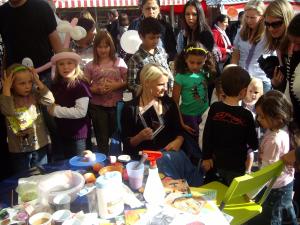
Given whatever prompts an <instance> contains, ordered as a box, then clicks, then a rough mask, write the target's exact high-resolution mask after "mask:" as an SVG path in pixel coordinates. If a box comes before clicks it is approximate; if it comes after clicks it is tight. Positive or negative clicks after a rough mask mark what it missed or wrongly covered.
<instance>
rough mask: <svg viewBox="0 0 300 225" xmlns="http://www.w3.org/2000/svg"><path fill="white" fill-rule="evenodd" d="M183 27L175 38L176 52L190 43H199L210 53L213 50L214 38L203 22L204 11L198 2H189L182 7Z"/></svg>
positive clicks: (193, 0) (204, 21) (191, 0)
mask: <svg viewBox="0 0 300 225" xmlns="http://www.w3.org/2000/svg"><path fill="white" fill-rule="evenodd" d="M183 13H184V19H183V27H184V30H181V31H180V32H179V34H178V37H177V52H178V53H179V52H181V51H182V50H183V48H184V47H185V46H186V45H187V44H189V43H191V42H196V41H198V42H200V43H201V44H203V45H204V46H205V48H206V49H207V50H208V51H210V52H212V51H213V48H214V44H215V42H214V37H213V34H212V32H211V29H210V27H209V25H208V24H207V22H206V20H205V15H204V11H203V9H202V6H201V5H200V3H199V1H198V0H190V1H188V2H187V3H186V4H185V5H184V11H183Z"/></svg>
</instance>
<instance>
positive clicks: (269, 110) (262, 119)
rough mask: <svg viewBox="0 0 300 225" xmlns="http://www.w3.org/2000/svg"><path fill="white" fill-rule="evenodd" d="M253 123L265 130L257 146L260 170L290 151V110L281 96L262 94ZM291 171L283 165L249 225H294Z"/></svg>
mask: <svg viewBox="0 0 300 225" xmlns="http://www.w3.org/2000/svg"><path fill="white" fill-rule="evenodd" d="M255 108H256V113H257V121H258V122H259V124H260V126H261V127H262V128H264V129H266V132H265V134H264V136H263V138H262V141H261V143H260V147H259V160H260V164H261V166H262V167H264V166H266V165H269V164H272V163H274V162H276V161H278V160H280V158H281V157H282V156H283V155H284V154H286V153H288V152H289V151H290V147H291V146H292V145H291V143H293V142H294V139H295V137H294V136H293V135H292V134H293V133H294V130H293V129H292V126H291V122H292V116H293V109H292V105H291V103H290V102H289V101H288V100H287V98H286V97H285V95H284V94H282V93H281V92H279V91H276V90H272V91H269V92H268V93H266V94H265V95H263V96H262V97H261V98H260V99H259V100H258V101H257V103H256V105H255ZM293 180H294V168H293V167H291V166H286V167H285V168H284V169H283V172H282V173H281V175H280V176H279V177H278V178H277V180H276V181H275V183H274V184H273V187H272V190H271V192H270V194H269V195H268V198H267V199H266V201H265V202H264V204H263V210H262V213H261V214H260V215H258V216H256V217H255V218H254V220H253V221H251V223H250V224H284V223H285V221H286V222H287V220H285V219H284V215H285V214H286V215H288V216H287V218H286V219H288V224H293V225H297V219H296V215H295V210H294V207H293V204H292V194H293Z"/></svg>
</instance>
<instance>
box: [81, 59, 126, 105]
mask: <svg viewBox="0 0 300 225" xmlns="http://www.w3.org/2000/svg"><path fill="white" fill-rule="evenodd" d="M84 73H85V76H86V77H87V78H88V79H89V80H90V81H91V83H98V84H104V83H105V80H113V81H124V82H126V78H127V65H126V63H125V62H124V60H123V59H121V58H117V59H116V61H115V62H113V61H111V62H109V63H107V64H101V65H97V64H94V63H93V62H89V63H88V64H87V65H86V67H85V70H84ZM122 96H123V90H122V89H119V90H115V91H112V92H110V93H108V94H104V95H100V94H94V93H93V94H92V99H91V103H92V104H94V105H101V106H104V107H114V106H116V103H117V101H120V100H121V99H122Z"/></svg>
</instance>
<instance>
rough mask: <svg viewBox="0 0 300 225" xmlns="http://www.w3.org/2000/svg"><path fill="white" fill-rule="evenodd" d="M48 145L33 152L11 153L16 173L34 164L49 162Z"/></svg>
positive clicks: (39, 164)
mask: <svg viewBox="0 0 300 225" xmlns="http://www.w3.org/2000/svg"><path fill="white" fill-rule="evenodd" d="M48 147H49V146H48V145H46V146H44V147H42V148H40V149H39V150H36V151H32V152H21V153H10V157H11V160H12V164H13V169H14V172H15V173H19V172H23V171H25V170H28V169H30V168H32V167H34V166H41V165H43V164H47V163H48V159H47V151H48Z"/></svg>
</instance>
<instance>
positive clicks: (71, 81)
mask: <svg viewBox="0 0 300 225" xmlns="http://www.w3.org/2000/svg"><path fill="white" fill-rule="evenodd" d="M61 52H73V51H72V50H71V49H63V50H62V51H60V52H59V53H61ZM71 60H73V61H74V63H75V65H76V68H75V73H74V75H73V76H72V77H69V78H68V87H74V86H75V85H76V84H77V83H78V82H79V81H84V82H88V79H87V78H86V76H84V73H83V71H82V70H81V68H80V65H79V63H78V62H77V61H76V60H74V59H71ZM56 64H57V62H56ZM62 79H63V78H62V76H61V75H60V74H59V72H58V67H57V66H55V75H54V78H53V83H57V82H59V81H61V80H62Z"/></svg>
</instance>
